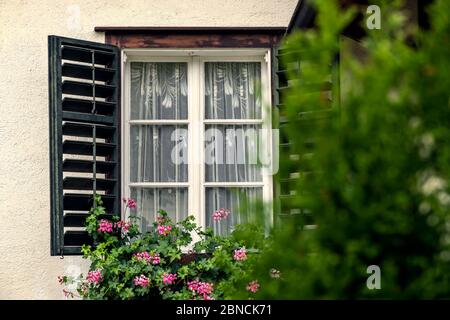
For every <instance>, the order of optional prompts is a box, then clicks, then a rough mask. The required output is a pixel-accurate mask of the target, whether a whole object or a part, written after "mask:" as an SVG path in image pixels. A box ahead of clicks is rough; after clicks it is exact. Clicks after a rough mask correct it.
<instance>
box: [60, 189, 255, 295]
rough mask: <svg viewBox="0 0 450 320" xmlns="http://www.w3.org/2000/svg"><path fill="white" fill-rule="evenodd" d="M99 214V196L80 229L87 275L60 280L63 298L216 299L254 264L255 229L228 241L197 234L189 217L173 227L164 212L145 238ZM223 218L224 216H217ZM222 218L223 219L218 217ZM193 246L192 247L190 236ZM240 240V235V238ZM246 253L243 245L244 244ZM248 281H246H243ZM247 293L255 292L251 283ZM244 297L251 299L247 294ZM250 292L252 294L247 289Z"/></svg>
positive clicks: (127, 224) (132, 206)
mask: <svg viewBox="0 0 450 320" xmlns="http://www.w3.org/2000/svg"><path fill="white" fill-rule="evenodd" d="M126 208H127V210H134V209H135V208H136V204H135V202H134V201H133V200H132V199H127V200H126ZM104 214H105V208H104V207H103V206H102V201H101V199H100V196H95V205H94V207H93V208H92V209H91V211H90V214H89V216H88V218H87V225H86V229H87V231H88V232H89V234H90V235H91V236H92V238H93V239H94V244H95V245H94V246H89V245H85V246H83V248H82V251H83V254H84V256H83V257H84V258H86V259H89V260H90V261H91V266H90V271H89V273H88V274H87V275H86V276H84V275H80V277H78V278H72V277H68V276H63V277H60V278H59V280H60V283H61V284H65V285H66V286H67V287H71V286H72V287H74V286H75V287H76V288H75V290H69V289H67V288H65V289H64V290H63V291H64V293H65V295H66V296H70V297H74V296H76V295H77V296H80V297H82V298H85V299H124V300H128V299H150V298H151V299H205V300H209V299H219V298H221V299H222V298H226V297H227V295H229V292H232V291H234V290H235V285H236V283H235V282H236V279H237V278H239V279H241V278H242V275H243V274H246V273H247V269H248V267H249V266H251V265H252V263H249V262H251V261H253V260H254V259H256V257H255V254H254V253H252V250H253V251H255V250H257V249H258V246H259V245H261V244H262V242H258V241H255V239H263V237H262V236H261V230H260V229H259V228H255V227H249V226H247V227H237V229H236V231H235V234H238V235H241V236H242V237H241V236H240V238H243V239H244V238H245V237H246V238H247V239H249V240H250V242H249V241H246V240H239V239H238V237H236V236H234V235H233V234H232V235H231V236H230V237H219V236H214V235H213V234H212V231H211V230H209V229H208V230H206V231H202V230H201V228H199V227H197V226H196V224H195V223H194V217H193V216H189V217H187V218H186V219H185V220H183V221H180V222H178V223H174V222H172V221H171V220H170V218H169V217H168V216H167V213H166V212H164V211H160V212H159V214H160V215H159V217H158V219H157V221H156V222H155V223H154V224H153V227H152V229H151V230H150V231H149V232H147V233H141V232H140V231H139V228H138V226H137V224H136V223H134V221H135V220H136V219H137V217H136V216H134V215H130V220H129V221H127V222H125V221H123V220H119V218H117V217H116V218H114V220H113V221H110V220H106V219H101V216H103V215H104ZM222 216H224V215H222ZM224 218H226V217H225V216H224ZM193 234H196V235H197V237H198V238H199V241H197V242H195V243H193V238H192V235H193ZM243 235H245V236H243ZM250 243H251V245H252V246H253V248H251V249H246V248H245V245H246V244H250ZM250 281H251V279H249V282H250ZM249 288H250V289H254V288H255V283H252V284H251V286H250V287H249ZM250 289H249V290H248V291H246V290H245V284H243V291H244V292H247V298H249V297H251V296H252V295H253V292H252V291H251V290H250ZM253 291H254V290H253Z"/></svg>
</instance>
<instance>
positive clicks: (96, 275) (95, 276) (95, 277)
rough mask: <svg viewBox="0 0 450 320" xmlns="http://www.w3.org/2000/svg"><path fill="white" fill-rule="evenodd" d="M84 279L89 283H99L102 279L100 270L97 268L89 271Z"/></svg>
mask: <svg viewBox="0 0 450 320" xmlns="http://www.w3.org/2000/svg"><path fill="white" fill-rule="evenodd" d="M86 280H87V281H88V282H90V283H95V284H97V283H99V282H100V281H101V280H102V272H101V270H99V269H97V270H93V271H89V272H88V274H87V276H86Z"/></svg>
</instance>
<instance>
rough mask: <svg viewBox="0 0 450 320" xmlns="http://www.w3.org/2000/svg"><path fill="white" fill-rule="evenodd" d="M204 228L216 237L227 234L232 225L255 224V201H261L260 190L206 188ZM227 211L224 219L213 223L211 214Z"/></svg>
mask: <svg viewBox="0 0 450 320" xmlns="http://www.w3.org/2000/svg"><path fill="white" fill-rule="evenodd" d="M205 199H206V203H205V208H206V211H205V212H206V226H207V227H211V228H213V230H214V233H215V234H217V235H225V234H228V233H229V232H230V231H231V230H232V228H233V226H234V225H236V224H240V223H245V222H255V219H256V217H255V213H256V212H258V211H257V210H258V209H257V201H260V200H262V188H243V187H242V188H206V194H205ZM221 208H223V209H225V210H229V211H230V214H229V216H228V217H227V218H226V219H222V220H220V221H214V219H213V217H212V214H213V213H214V212H215V211H216V210H219V209H221Z"/></svg>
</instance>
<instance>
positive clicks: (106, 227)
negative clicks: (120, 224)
mask: <svg viewBox="0 0 450 320" xmlns="http://www.w3.org/2000/svg"><path fill="white" fill-rule="evenodd" d="M97 232H106V233H111V232H113V223H112V222H111V221H108V220H106V219H102V220H100V224H99V226H98V229H97Z"/></svg>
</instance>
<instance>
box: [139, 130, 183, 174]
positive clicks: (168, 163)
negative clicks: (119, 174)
mask: <svg viewBox="0 0 450 320" xmlns="http://www.w3.org/2000/svg"><path fill="white" fill-rule="evenodd" d="M187 135H188V134H187V126H173V125H161V126H141V125H133V126H131V132H130V180H131V182H186V181H188V166H187V156H188V155H187V138H188V137H187Z"/></svg>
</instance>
